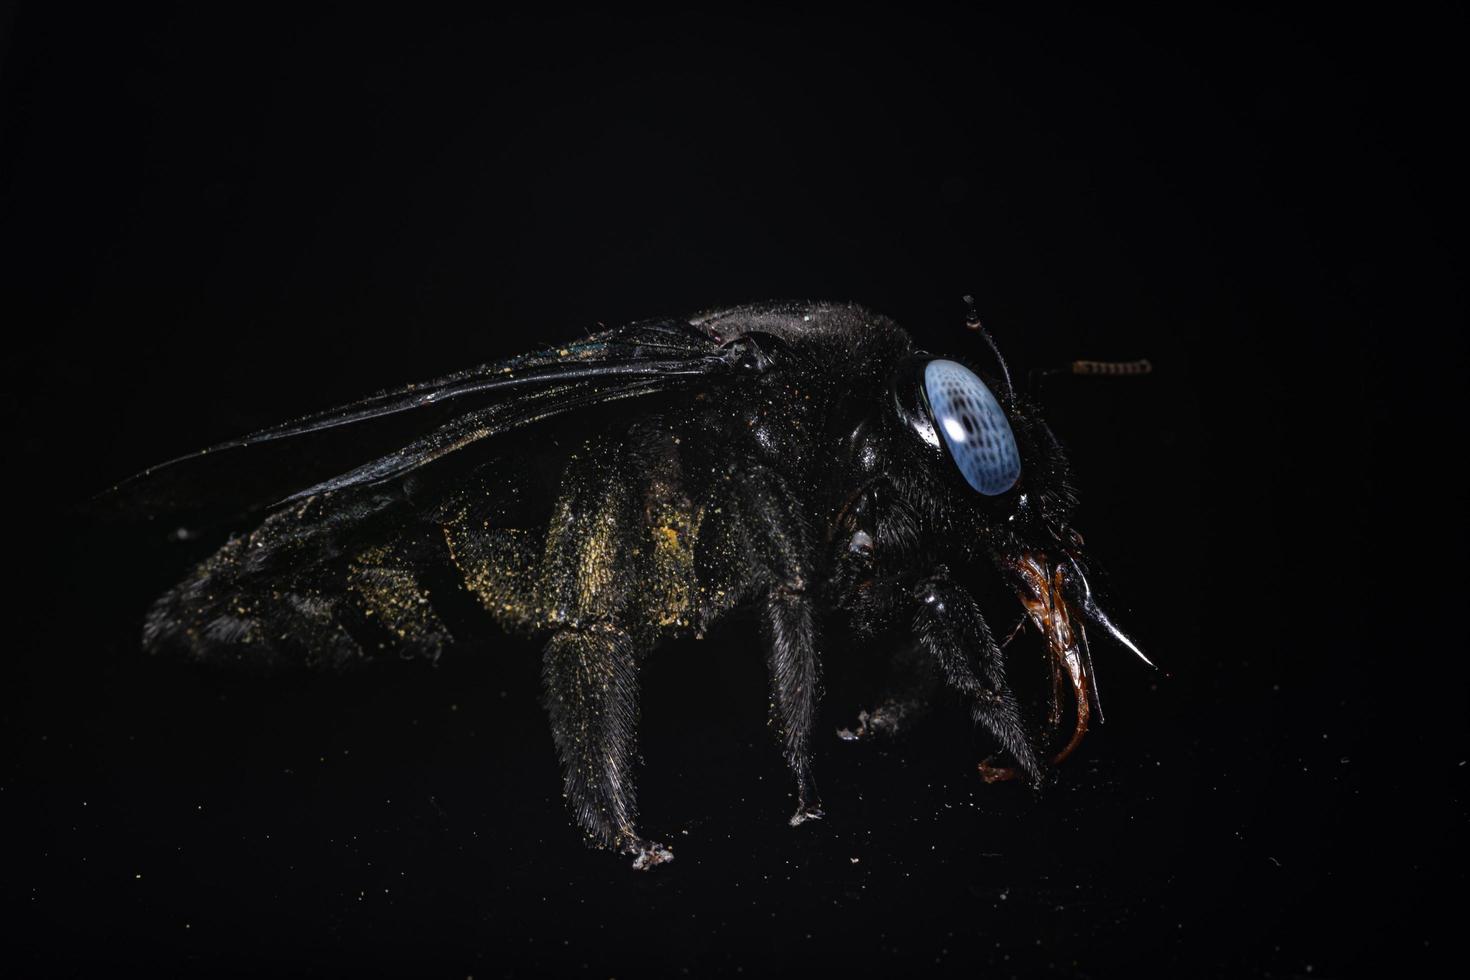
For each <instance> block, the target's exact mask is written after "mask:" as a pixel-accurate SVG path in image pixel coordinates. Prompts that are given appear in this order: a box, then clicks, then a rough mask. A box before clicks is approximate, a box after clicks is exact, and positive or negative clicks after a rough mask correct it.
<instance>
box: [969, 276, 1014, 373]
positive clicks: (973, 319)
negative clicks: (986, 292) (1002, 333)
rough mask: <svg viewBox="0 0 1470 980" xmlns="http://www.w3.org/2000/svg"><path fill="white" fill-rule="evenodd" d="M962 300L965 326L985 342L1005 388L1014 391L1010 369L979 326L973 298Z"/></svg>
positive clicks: (982, 327)
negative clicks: (997, 365) (998, 367)
mask: <svg viewBox="0 0 1470 980" xmlns="http://www.w3.org/2000/svg"><path fill="white" fill-rule="evenodd" d="M964 300H965V326H967V327H969V328H970V329H971V330H973V331H975V332H976V333H978V334H979V335H980V337H981V339H983V340H984V341H985V345H986V346H987V347H989V348H990V353H992V354H994V355H995V361H996V363H997V364H999V365H1000V374H1001V377H1003V378H1005V382H1006V388H1008V389H1010V390H1012V391H1014V390H1015V389H1014V388H1013V387H1012V386H1011V369H1010V368H1009V367H1007V366H1006V359H1005V358H1004V357H1001V356H1000V348H999V347H997V346H995V339H994V338H993V337H991V336H990V331H988V330H986V329H985V327H984V326H982V325H981V323H980V314H979V313H977V312H976V311H975V297H973V296H966V297H964Z"/></svg>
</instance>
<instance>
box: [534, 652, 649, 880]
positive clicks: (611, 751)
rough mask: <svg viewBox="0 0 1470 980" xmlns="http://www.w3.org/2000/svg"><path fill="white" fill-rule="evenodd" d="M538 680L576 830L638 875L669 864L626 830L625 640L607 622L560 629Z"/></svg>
mask: <svg viewBox="0 0 1470 980" xmlns="http://www.w3.org/2000/svg"><path fill="white" fill-rule="evenodd" d="M542 680H543V682H544V684H545V688H546V710H547V713H548V714H549V715H550V716H551V733H552V737H553V738H554V739H555V741H556V749H557V753H558V754H559V755H560V756H561V764H562V776H563V787H564V792H565V796H566V800H567V803H568V805H569V806H570V807H571V809H572V814H573V816H574V817H576V820H577V823H578V824H580V825H581V827H582V829H583V830H584V831H586V832H587V834H588V835H589V836H590V837H591V838H592V839H593V840H594V841H595V842H596V843H597V844H598V845H600V846H603V847H614V848H616V849H617V850H618V851H619V852H620V853H622V854H626V855H628V856H630V857H632V858H633V867H634V868H636V869H638V870H640V871H642V870H646V869H648V868H652V867H654V866H656V865H659V864H663V863H664V862H666V861H672V860H673V859H674V852H673V851H671V850H670V849H669V848H667V847H665V846H664V845H663V844H659V843H655V842H653V841H648V840H644V839H643V838H642V837H640V836H639V834H638V832H637V830H635V829H634V826H633V822H634V820H635V818H636V816H637V804H636V797H635V791H634V785H633V771H632V762H633V758H634V755H635V753H636V745H635V737H636V731H635V729H636V726H637V719H638V673H637V665H636V661H635V653H634V645H633V642H632V640H631V638H630V637H629V636H628V634H627V633H626V632H624V631H623V630H621V629H618V628H617V627H616V626H613V625H611V624H609V623H596V624H593V625H590V626H579V627H568V628H566V629H563V630H561V631H559V632H558V633H556V634H555V635H553V636H552V637H551V639H550V640H549V641H548V642H547V644H546V652H545V656H544V659H543V661H542Z"/></svg>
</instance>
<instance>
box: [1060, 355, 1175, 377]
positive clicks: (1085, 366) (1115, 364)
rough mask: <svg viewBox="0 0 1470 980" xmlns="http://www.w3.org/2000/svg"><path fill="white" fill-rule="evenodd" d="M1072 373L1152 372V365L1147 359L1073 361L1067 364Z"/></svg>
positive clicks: (1123, 373)
mask: <svg viewBox="0 0 1470 980" xmlns="http://www.w3.org/2000/svg"><path fill="white" fill-rule="evenodd" d="M1068 370H1069V371H1070V372H1071V373H1072V374H1109V375H1119V376H1121V375H1134V374H1152V373H1153V370H1154V366H1153V365H1152V364H1151V363H1149V362H1148V361H1147V360H1143V359H1140V360H1137V361H1073V362H1072V363H1071V364H1070V365H1068Z"/></svg>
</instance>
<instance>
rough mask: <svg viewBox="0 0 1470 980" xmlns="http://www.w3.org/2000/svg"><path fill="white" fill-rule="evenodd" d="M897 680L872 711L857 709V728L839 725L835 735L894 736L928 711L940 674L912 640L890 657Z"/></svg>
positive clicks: (856, 737) (850, 739)
mask: <svg viewBox="0 0 1470 980" xmlns="http://www.w3.org/2000/svg"><path fill="white" fill-rule="evenodd" d="M893 672H894V674H895V675H896V680H895V682H894V683H893V687H892V689H891V690H890V691H889V692H888V693H887V694H886V695H885V696H884V698H883V700H882V701H880V702H878V704H877V705H876V706H875V707H874V708H873V710H872V711H859V712H858V723H857V727H856V728H840V729H838V730H837V737H838V738H840V739H842V740H844V741H847V742H856V741H859V740H862V739H867V740H872V739H874V738H893V737H895V736H897V735H898V734H900V733H901V732H906V731H908V730H909V729H910V728H912V727H913V726H914V725H915V723H917V722H918V721H920V720H921V719H923V717H924V716H925V715H927V714H928V713H929V706H930V702H931V701H932V699H933V696H934V692H935V691H936V690H938V688H939V675H938V673H937V672H936V670H935V667H934V658H933V657H932V656H930V654H929V651H927V650H925V649H924V648H923V646H921V645H920V644H919V643H917V642H915V643H912V644H910V645H909V646H907V647H905V648H904V649H903V650H901V651H899V653H898V654H896V655H895V656H894V658H893Z"/></svg>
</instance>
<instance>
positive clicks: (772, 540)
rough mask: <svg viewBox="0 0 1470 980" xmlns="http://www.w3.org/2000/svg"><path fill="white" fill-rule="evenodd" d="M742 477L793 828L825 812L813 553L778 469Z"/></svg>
mask: <svg viewBox="0 0 1470 980" xmlns="http://www.w3.org/2000/svg"><path fill="white" fill-rule="evenodd" d="M739 483H740V486H741V487H742V498H743V499H742V507H741V525H742V528H743V530H744V532H745V539H746V542H747V547H748V549H749V551H750V557H751V559H752V561H753V563H754V565H755V566H756V567H757V568H758V569H759V581H760V582H761V591H760V595H759V600H758V605H757V616H758V620H759V623H760V632H761V639H762V640H763V641H764V644H765V648H766V662H767V666H768V668H769V670H770V675H771V695H772V704H773V707H774V709H775V721H776V724H777V727H778V729H779V734H780V739H781V750H782V755H783V756H784V757H785V759H786V764H787V766H789V767H790V769H791V772H792V775H794V776H795V777H796V812H795V813H794V814H792V816H791V821H790V823H791V826H793V827H795V826H798V825H800V824H803V823H806V822H807V821H808V820H818V819H821V817H822V816H823V813H822V804H821V800H820V798H819V797H818V795H817V787H816V783H815V782H814V781H813V779H812V767H811V733H812V726H813V723H814V722H815V720H816V711H817V700H818V697H819V685H820V671H819V664H818V660H817V630H816V615H815V611H814V608H813V605H814V604H813V601H812V598H811V596H810V595H809V594H808V591H807V590H808V585H809V584H810V579H809V574H810V570H811V568H812V565H813V552H812V549H811V546H810V543H809V535H808V533H807V530H806V525H805V522H804V520H803V519H802V517H801V514H800V511H799V510H798V508H797V505H796V503H795V498H794V497H793V496H792V495H791V494H790V493H789V492H788V491H787V490H786V487H785V484H784V483H783V482H782V480H781V478H780V477H779V476H778V475H776V474H774V473H772V472H770V471H769V470H766V469H764V468H761V467H756V468H753V469H752V471H750V472H747V473H743V474H741V475H740V481H739Z"/></svg>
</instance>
